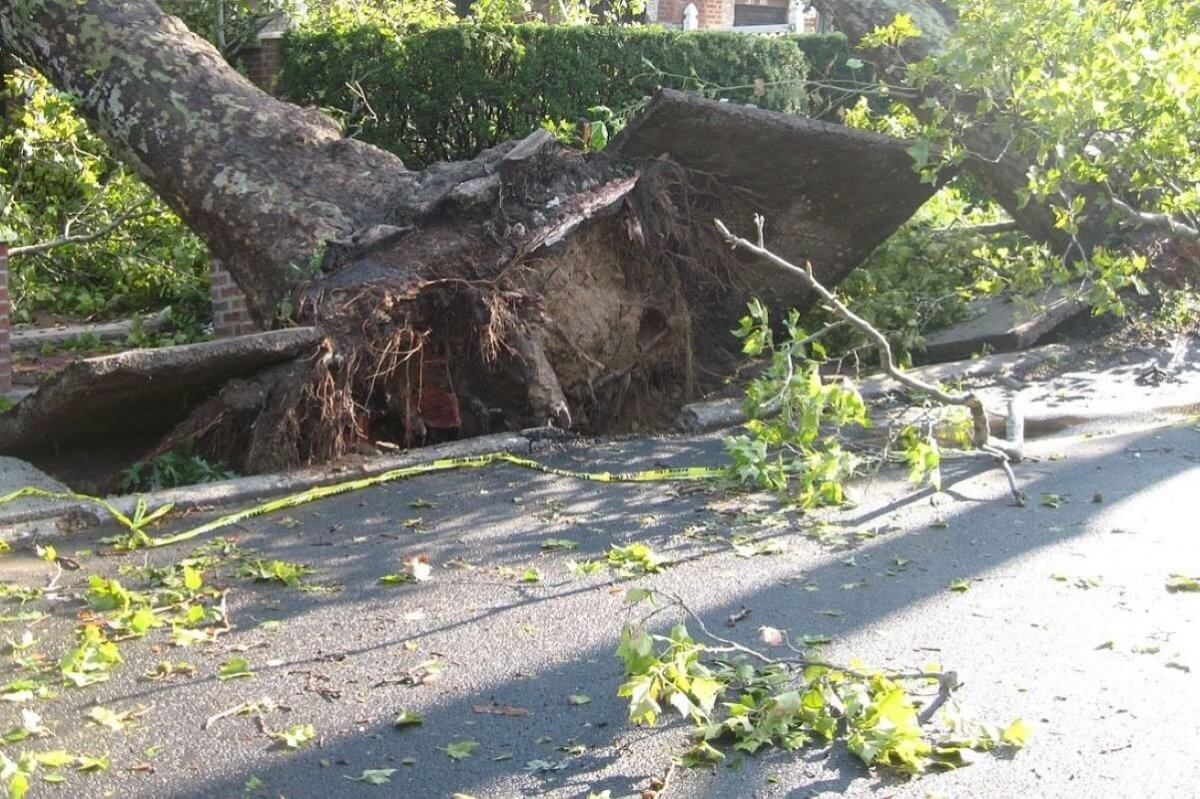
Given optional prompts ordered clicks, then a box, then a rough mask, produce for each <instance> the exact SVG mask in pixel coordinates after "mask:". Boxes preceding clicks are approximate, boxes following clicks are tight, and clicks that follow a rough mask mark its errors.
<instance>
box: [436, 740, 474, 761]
mask: <svg viewBox="0 0 1200 799" xmlns="http://www.w3.org/2000/svg"><path fill="white" fill-rule="evenodd" d="M478 747H479V741H471V740H466V741H455V742H454V743H452V744H450V745H449V746H443V747H439V748H440V749H441V750H442V751H443V752H445V753H446V754H447V755H449V756H450V759H451V760H465V759H467V758H468V757H470V756H471V755H472V754H474V753H475V750H476V749H477V748H478Z"/></svg>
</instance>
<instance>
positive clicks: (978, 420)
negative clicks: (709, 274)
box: [713, 214, 1025, 505]
mask: <svg viewBox="0 0 1200 799" xmlns="http://www.w3.org/2000/svg"><path fill="white" fill-rule="evenodd" d="M764 221H765V220H764V219H763V217H762V215H760V214H755V215H754V224H755V228H756V231H757V237H756V238H757V240H758V242H757V243H755V242H752V241H750V240H748V239H744V238H741V237H740V236H737V235H734V234H733V233H732V232H730V230H729V228H728V227H726V226H725V223H724V222H722V221H721V220H719V219H714V220H713V222H714V223H715V224H716V226H717V231H718V232H719V233H720V234H721V237H722V238H724V239H725V241H726V242H727V243H728V244H729V245H730V246H731V247H732V248H733V249H735V250H737V249H743V250H746V251H748V252H750V253H752V254H754V255H757V256H758V257H760V258H762V259H764V260H766V261H769V262H770V263H772V264H775V265H776V266H778V267H780V268H781V269H784V270H785V271H787V272H790V273H791V274H793V275H796V276H797V277H799V278H800V279H801V280H802V281H803V282H804V284H805V285H806V287H807V288H808V289H809V290H811V291H813V292H815V293H816V294H817V295H819V296H820V297H821V299H822V300H824V301H825V303H826V304H827V305H828V306H829V307H830V308H831V309H832V310H833V312H834V313H835V314H837V315H838V316H840V317H841V318H842V319H844V320H846V321H847V322H849V323H850V324H851V325H853V326H854V327H857V328H858V329H859V330H861V331H862V332H863V333H864V334H865V335H866V336H867V337H868V338H869V339H870V340H871V341H872V342H873V343H874V344H875V346H876V347H877V348H878V350H879V360H880V365H881V366H882V367H883V370H884V371H885V372H886V373H887V374H888V375H889V376H890V377H891V378H892V379H893V380H895V381H896V382H898V383H900V384H901V385H904V386H907V387H909V388H911V389H913V390H915V391H919V392H921V393H923V394H927V395H929V396H930V397H932V398H933V399H935V400H936V401H937V402H939V403H941V404H942V405H958V406H961V407H965V408H967V410H969V411H970V413H971V422H972V434H971V442H972V444H973V445H974V446H975V448H976V449H978V450H979V451H980V452H982V453H984V454H986V455H988V456H989V457H991V458H993V459H995V460H998V461H999V462H1000V464H1001V467H1002V468H1003V469H1004V473H1005V476H1006V477H1007V478H1008V481H1009V488H1010V489H1011V490H1012V494H1013V498H1014V499H1015V500H1016V502H1017V504H1019V505H1023V504H1024V499H1025V498H1024V494H1022V493H1021V491H1020V490H1019V489H1018V487H1017V484H1016V479H1015V478H1014V476H1013V473H1012V468H1011V466H1010V465H1009V461H1010V460H1012V459H1019V458H1020V449H1019V444H1020V442H1016V443H1017V447H1014V448H1010V447H1009V446H1008V442H1003V441H999V440H996V439H992V438H991V437H990V431H989V428H988V416H987V410H985V409H984V407H983V401H982V400H980V399H979V397H977V396H976V395H975V394H961V393H951V392H949V391H946V390H944V389H942V388H940V387H939V386H935V385H934V384H932V383H927V382H925V381H924V380H921V379H919V378H916V377H913V376H912V375H910V374H908V373H906V372H904V371H902V370H901V369H900V368H899V367H898V366H896V360H895V358H894V356H893V355H892V345H891V343H890V342H889V341H888V340H887V337H886V336H884V335H883V333H882V332H880V331H879V329H878V328H876V327H875V326H874V325H872V324H871V323H870V322H868V321H867V320H866V319H863V318H862V317H861V316H859V315H858V314H856V313H855V312H854V311H852V310H850V308H849V306H847V305H846V304H845V303H844V302H842V301H841V300H839V299H838V298H837V296H836V295H835V294H834V293H833V292H832V291H830V290H829V289H827V288H826V287H825V286H824V285H822V284H821V282H820V281H818V280H817V279H816V277H815V276H814V275H813V270H812V263H811V262H810V263H807V264H806V265H805V266H806V268H804V269H801V268H800V267H798V266H796V265H795V264H793V263H792V262H791V261H788V260H787V259H786V258H782V257H781V256H779V255H776V254H775V253H774V252H772V251H771V250H769V249H767V247H766V246H765V241H764V235H763V225H764ZM1010 450H1011V451H1010Z"/></svg>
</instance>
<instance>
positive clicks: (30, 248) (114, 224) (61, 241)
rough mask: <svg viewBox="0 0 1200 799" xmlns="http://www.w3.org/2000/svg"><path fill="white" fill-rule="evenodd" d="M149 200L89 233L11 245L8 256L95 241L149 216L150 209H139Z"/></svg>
mask: <svg viewBox="0 0 1200 799" xmlns="http://www.w3.org/2000/svg"><path fill="white" fill-rule="evenodd" d="M150 200H151V198H150V197H146V198H145V199H143V200H142V201H141V202H139V203H137V204H135V205H132V206H130V207H129V208H126V209H125V210H124V211H122V212H121V213H119V214H117V216H116V218H114V219H113V220H112V221H111V222H109V223H108V224H107V225H104V226H103V227H99V228H96V229H95V230H93V231H91V232H89V233H79V234H76V235H63V236H59V237H58V238H56V239H51V240H50V241H43V242H39V243H37V244H27V245H25V246H24V247H12V248H11V249H9V251H8V257H9V258H19V257H21V256H24V255H41V254H42V253H45V252H49V251H50V250H53V249H56V248H58V247H65V246H66V245H68V244H87V243H89V242H93V241H96V240H97V239H102V238H104V237H105V236H107V235H108V234H110V233H112V232H113V231H114V230H116V229H117V228H119V227H121V225H123V224H125V223H126V222H128V221H130V220H131V219H140V218H141V217H143V216H149V215H150V214H151V213H152V212H151V211H142V210H141V209H142V208H143V207H145V205H146V204H147V203H149V202H150Z"/></svg>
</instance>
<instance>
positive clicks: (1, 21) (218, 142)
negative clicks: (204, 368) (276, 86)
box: [0, 0, 415, 326]
mask: <svg viewBox="0 0 1200 799" xmlns="http://www.w3.org/2000/svg"><path fill="white" fill-rule="evenodd" d="M0 41H2V42H3V43H4V46H5V47H6V48H7V49H10V50H12V51H13V52H15V53H16V54H17V55H18V56H19V57H20V58H22V59H24V60H25V61H27V62H28V63H30V64H32V65H33V66H35V67H36V68H37V69H39V70H40V71H41V72H42V73H43V74H45V75H46V76H47V77H48V78H49V79H50V81H51V82H52V83H53V84H54V85H55V86H57V87H58V88H60V89H62V90H65V91H69V92H72V93H73V94H75V95H77V96H78V97H79V98H80V101H81V102H80V104H79V106H80V109H81V110H82V111H83V113H84V114H85V115H86V116H87V117H88V119H89V121H90V122H91V123H92V124H93V125H94V126H95V128H96V130H97V131H98V132H99V133H100V135H101V136H102V137H103V138H104V140H105V141H106V142H107V143H108V144H109V145H110V146H111V147H112V148H113V151H114V152H115V154H116V156H117V157H118V158H120V159H121V160H122V161H124V162H125V163H126V164H128V165H129V166H130V167H132V168H133V169H134V170H136V171H137V173H138V174H139V175H140V176H141V177H142V179H143V180H145V181H146V182H147V183H148V184H149V185H150V186H151V187H152V188H153V189H154V190H155V191H156V192H157V193H158V194H159V196H161V197H162V198H163V199H164V200H165V201H166V202H167V203H168V204H169V205H170V206H171V207H172V208H173V209H174V210H175V211H176V212H177V213H178V214H179V215H180V217H181V218H183V219H184V221H185V222H187V224H188V226H189V227H191V228H192V230H194V231H195V232H196V234H197V235H199V236H200V237H201V238H202V239H204V240H205V242H207V243H208V245H209V247H210V248H211V250H212V252H213V254H214V255H215V256H217V257H218V258H220V259H221V260H222V261H223V262H224V263H226V264H227V265H228V268H229V270H230V272H231V273H232V274H233V276H234V278H235V279H236V280H237V282H238V285H239V286H241V287H242V289H243V291H245V293H246V295H247V299H248V301H249V305H250V308H251V311H252V313H253V314H254V317H255V319H256V320H257V321H258V322H259V323H261V324H264V325H268V326H269V325H270V324H271V322H272V321H273V317H274V316H275V315H276V313H277V309H278V306H279V303H280V301H281V300H282V299H283V298H284V297H285V296H286V295H287V291H288V287H289V286H290V285H291V284H292V283H294V282H295V280H296V275H297V274H300V273H303V271H304V269H305V268H306V267H307V265H308V264H309V263H310V260H311V259H312V257H313V255H314V254H315V253H316V252H317V251H318V249H319V247H320V244H321V242H323V241H324V240H326V239H331V238H339V237H341V236H345V235H347V234H348V233H350V232H351V231H353V230H355V229H357V228H359V227H361V226H363V225H364V224H366V223H367V222H368V221H370V220H372V219H373V218H375V217H376V216H377V215H378V213H379V209H380V208H381V207H384V206H385V205H386V204H387V203H388V201H389V199H390V198H391V197H393V196H395V195H396V194H397V193H399V192H403V191H406V190H409V189H410V187H411V186H412V185H413V183H414V182H415V177H414V175H413V173H411V172H409V171H408V170H407V169H405V167H404V164H403V163H402V162H401V161H400V159H399V158H397V157H395V156H394V155H391V154H390V153H387V152H384V151H383V150H379V149H377V148H374V147H370V146H368V145H365V144H362V143H361V142H358V141H354V140H350V139H345V138H343V137H342V134H341V131H340V129H339V128H338V126H337V125H336V124H335V123H334V122H333V121H332V120H330V119H328V118H327V117H325V116H324V115H322V114H320V113H319V112H317V111H315V110H303V109H299V108H297V107H295V106H293V105H289V104H287V103H283V102H279V101H277V100H275V99H273V98H271V97H269V96H268V95H266V94H264V93H263V92H261V91H259V90H258V89H256V88H255V87H254V86H253V85H251V84H250V82H249V81H247V80H246V79H245V78H243V77H242V76H241V75H239V74H238V73H237V72H236V71H234V70H233V69H232V68H230V67H229V65H228V64H227V63H226V62H225V61H224V59H223V58H222V57H221V56H220V54H219V53H218V52H217V51H216V50H215V49H214V48H213V47H212V46H211V45H209V44H208V42H206V41H204V40H203V39H201V38H200V37H199V36H196V35H195V34H193V33H191V32H190V31H188V30H187V28H185V27H184V25H183V23H181V22H180V21H179V20H178V19H176V18H175V17H172V16H169V15H166V14H164V13H163V12H162V11H161V10H159V8H158V7H157V6H156V5H155V4H154V3H153V2H151V0H119V1H118V0H89V2H86V3H83V4H81V3H78V2H76V1H75V0H11V1H10V2H5V3H0Z"/></svg>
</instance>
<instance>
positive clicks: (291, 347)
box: [0, 327, 320, 460]
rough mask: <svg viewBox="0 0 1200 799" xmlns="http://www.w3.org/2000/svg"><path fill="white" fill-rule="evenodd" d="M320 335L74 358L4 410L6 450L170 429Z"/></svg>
mask: <svg viewBox="0 0 1200 799" xmlns="http://www.w3.org/2000/svg"><path fill="white" fill-rule="evenodd" d="M319 340H320V334H319V333H318V332H317V331H316V330H315V329H314V328H309V327H301V328H291V329H287V330H275V331H271V332H268V333H256V334H254V335H249V336H237V337H234V338H227V339H219V340H217V341H206V342H202V343H200V344H186V345H183V346H180V347H161V348H158V349H144V350H130V351H128V352H122V353H118V354H116V355H106V356H102V357H99V358H86V359H83V360H79V361H74V362H72V363H70V364H69V365H68V366H67V367H66V368H65V369H63V370H62V371H61V372H59V373H58V374H57V375H55V376H54V377H53V378H51V379H50V380H48V381H46V382H45V383H43V384H42V385H41V386H39V387H38V389H37V390H36V391H35V392H34V393H32V394H30V395H29V396H27V397H25V398H24V399H23V400H22V401H21V402H20V403H19V404H18V405H17V406H16V407H14V408H12V409H11V410H9V411H8V412H7V413H4V414H0V453H4V454H10V455H12V454H16V455H20V454H24V455H28V456H38V455H45V454H47V453H49V452H50V451H53V450H72V449H77V448H80V447H84V446H86V445H88V444H89V443H91V442H94V441H98V440H101V439H105V438H108V439H112V438H115V437H122V436H131V437H132V436H139V437H145V436H149V435H153V434H154V433H156V432H165V431H166V430H167V429H169V428H170V426H171V425H172V424H174V423H175V422H177V421H178V420H179V419H180V418H182V416H183V414H184V413H186V411H187V410H188V408H189V407H190V405H191V403H192V402H195V401H196V400H197V399H201V398H203V397H204V396H206V395H207V394H209V393H210V392H212V391H213V390H215V389H216V388H218V387H219V386H220V385H221V384H223V383H224V382H225V381H226V380H229V379H230V378H233V377H241V376H244V375H249V374H253V373H254V372H256V371H258V370H259V369H261V368H263V367H264V366H270V365H271V364H274V363H280V362H282V361H287V360H290V359H291V358H294V357H296V356H297V355H300V354H301V353H303V352H306V351H309V350H311V349H312V348H313V347H314V346H315V345H316V344H317V342H318V341H319ZM35 460H36V457H35Z"/></svg>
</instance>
